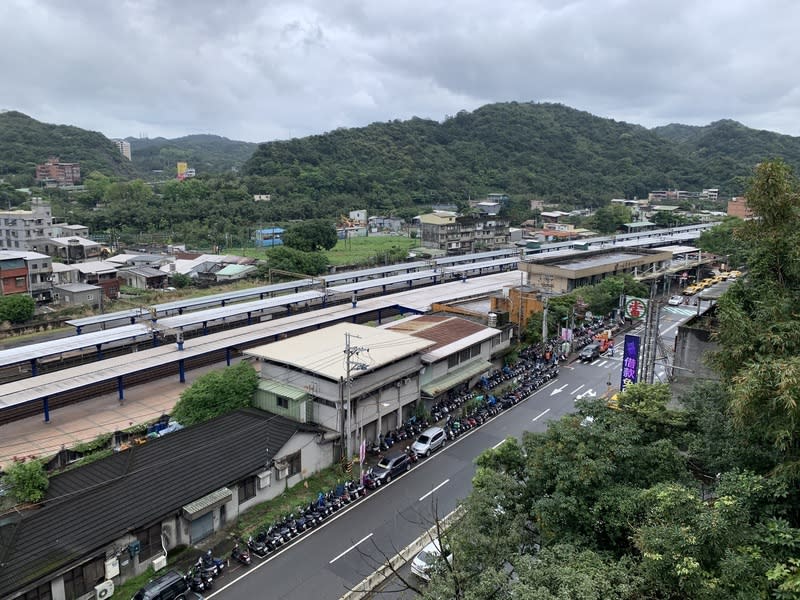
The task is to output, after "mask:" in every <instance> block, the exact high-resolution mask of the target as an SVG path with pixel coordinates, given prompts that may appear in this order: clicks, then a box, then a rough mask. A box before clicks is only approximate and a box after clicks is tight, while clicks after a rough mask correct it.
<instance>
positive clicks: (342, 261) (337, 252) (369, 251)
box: [225, 235, 420, 267]
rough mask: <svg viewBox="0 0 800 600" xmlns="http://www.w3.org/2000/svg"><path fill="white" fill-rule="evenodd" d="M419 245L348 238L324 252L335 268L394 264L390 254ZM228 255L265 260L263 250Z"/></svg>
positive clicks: (390, 238) (386, 238) (399, 239)
mask: <svg viewBox="0 0 800 600" xmlns="http://www.w3.org/2000/svg"><path fill="white" fill-rule="evenodd" d="M419 245H420V240H419V239H418V238H416V239H415V238H409V237H406V236H402V235H375V236H369V237H358V238H350V239H348V240H339V241H338V243H337V244H336V246H334V247H333V248H332V249H331V250H327V251H325V252H324V254H325V256H326V257H327V258H328V262H329V263H330V264H331V265H332V266H335V267H341V266H344V265H354V266H356V265H358V266H364V265H378V264H387V259H388V262H396V261H397V258H394V259H393V258H392V254H393V253H396V254H397V255H399V254H401V253H402V254H403V255H404V256H405V253H406V252H407V251H408V250H410V249H411V248H416V247H417V246H419ZM225 252H226V253H228V254H237V255H239V256H249V257H252V258H259V259H263V258H266V256H267V254H266V250H265V249H264V248H252V247H249V248H228V249H227V250H226V251H225Z"/></svg>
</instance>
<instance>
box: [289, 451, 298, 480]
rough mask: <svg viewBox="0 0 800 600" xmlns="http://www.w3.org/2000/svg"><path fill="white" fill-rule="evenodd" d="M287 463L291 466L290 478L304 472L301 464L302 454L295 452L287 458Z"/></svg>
mask: <svg viewBox="0 0 800 600" xmlns="http://www.w3.org/2000/svg"><path fill="white" fill-rule="evenodd" d="M286 463H287V464H288V465H289V477H291V476H292V475H297V474H298V473H299V472H300V471H301V470H302V464H301V462H300V452H295V453H294V454H291V455H289V456H287V457H286Z"/></svg>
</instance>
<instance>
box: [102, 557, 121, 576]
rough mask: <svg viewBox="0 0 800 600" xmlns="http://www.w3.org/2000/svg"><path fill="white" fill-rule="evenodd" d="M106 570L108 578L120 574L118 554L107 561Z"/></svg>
mask: <svg viewBox="0 0 800 600" xmlns="http://www.w3.org/2000/svg"><path fill="white" fill-rule="evenodd" d="M105 571H106V579H113V578H114V577H116V576H117V575H119V559H118V558H117V557H116V556H115V557H113V558H109V559H108V560H107V561H106V564H105Z"/></svg>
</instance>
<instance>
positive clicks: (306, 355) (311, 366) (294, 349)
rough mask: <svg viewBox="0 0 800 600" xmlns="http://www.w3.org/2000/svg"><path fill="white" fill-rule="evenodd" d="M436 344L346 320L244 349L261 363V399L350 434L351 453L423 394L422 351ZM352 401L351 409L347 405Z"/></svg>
mask: <svg viewBox="0 0 800 600" xmlns="http://www.w3.org/2000/svg"><path fill="white" fill-rule="evenodd" d="M433 345H434V342H432V341H430V340H427V339H422V338H418V337H414V336H411V335H408V334H405V333H399V332H396V331H390V330H387V329H378V328H375V327H368V326H366V325H357V324H351V323H339V324H336V325H332V326H330V327H326V328H325V329H321V330H319V331H314V332H312V333H306V334H302V335H298V336H295V337H291V338H288V339H285V340H280V341H277V342H273V343H271V344H267V345H264V346H258V347H256V348H251V349H249V350H246V351H245V355H246V356H249V357H251V358H255V359H256V360H257V361H258V363H259V365H260V368H259V371H260V375H261V381H260V383H259V387H258V392H257V393H256V400H255V405H256V406H258V407H259V408H261V409H263V410H267V411H269V412H273V413H275V414H278V415H282V416H285V417H288V418H290V419H295V420H298V421H300V422H304V423H316V424H318V425H320V426H321V427H324V428H325V429H326V430H328V431H330V432H333V433H335V434H336V435H337V436H339V437H342V436H343V437H344V441H345V449H344V453H345V455H352V452H353V451H354V449H355V448H357V447H358V444H359V442H360V441H362V440H370V441H372V440H374V439H376V438H377V436H378V434H379V433H380V432H387V431H389V430H391V429H394V428H395V427H397V426H399V425H400V424H401V423H402V422H403V421H404V420H406V419H407V418H408V417H409V416H410V415H411V414H412V413H413V411H414V409H415V407H416V403H417V400H418V399H419V396H420V391H419V390H420V387H419V386H420V371H421V369H422V367H423V363H422V358H421V351H423V350H425V349H426V348H429V347H431V346H433ZM348 407H349V409H348Z"/></svg>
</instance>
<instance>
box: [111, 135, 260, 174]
mask: <svg viewBox="0 0 800 600" xmlns="http://www.w3.org/2000/svg"><path fill="white" fill-rule="evenodd" d="M126 141H128V142H130V145H131V158H132V161H133V166H134V168H135V169H136V170H137V172H139V173H140V174H142V176H145V177H147V178H148V180H150V179H151V178H152V179H153V180H158V179H161V178H170V177H175V175H176V172H177V163H178V162H179V161H185V162H187V163H188V164H189V167H192V168H194V169H195V170H196V171H197V173H198V174H209V173H212V174H217V173H224V172H229V171H231V170H238V169H239V168H240V167H241V166H242V165H243V164H244V163H245V161H247V159H249V158H250V157H251V156H252V154H253V152H254V151H255V149H256V148H257V147H258V144H253V143H250V142H239V141H235V140H229V139H228V138H224V137H220V136H218V135H187V136H184V137H180V138H174V139H170V140H168V139H166V138H162V137H159V138H153V139H150V138H133V137H129V138H126ZM153 171H163V173H162V174H160V175H159V174H153Z"/></svg>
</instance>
